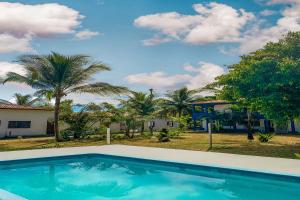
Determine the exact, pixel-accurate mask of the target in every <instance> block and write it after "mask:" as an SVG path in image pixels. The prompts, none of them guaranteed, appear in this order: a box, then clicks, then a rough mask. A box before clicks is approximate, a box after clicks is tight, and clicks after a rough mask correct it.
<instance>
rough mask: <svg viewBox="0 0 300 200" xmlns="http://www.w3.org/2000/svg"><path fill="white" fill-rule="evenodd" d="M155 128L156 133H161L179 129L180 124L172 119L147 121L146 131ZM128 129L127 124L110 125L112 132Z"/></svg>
mask: <svg viewBox="0 0 300 200" xmlns="http://www.w3.org/2000/svg"><path fill="white" fill-rule="evenodd" d="M150 126H151V127H153V130H154V131H160V130H161V129H163V128H167V129H171V128H177V127H178V123H177V122H174V121H172V120H170V119H153V120H149V121H146V122H145V123H144V127H145V131H149V127H150ZM125 128H126V125H125V123H119V122H114V123H112V124H111V125H110V129H111V131H112V132H116V133H117V132H120V131H124V130H125Z"/></svg>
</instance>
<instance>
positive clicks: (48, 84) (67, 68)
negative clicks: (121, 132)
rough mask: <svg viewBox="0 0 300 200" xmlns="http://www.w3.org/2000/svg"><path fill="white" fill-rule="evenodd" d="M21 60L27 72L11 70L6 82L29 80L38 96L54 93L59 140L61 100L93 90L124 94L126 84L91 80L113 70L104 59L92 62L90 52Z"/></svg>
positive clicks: (23, 58)
mask: <svg viewBox="0 0 300 200" xmlns="http://www.w3.org/2000/svg"><path fill="white" fill-rule="evenodd" d="M18 62H19V63H20V64H21V65H23V66H24V69H25V72H26V73H25V75H21V74H18V73H15V72H9V73H7V74H6V77H5V79H4V81H3V83H6V82H19V83H25V84H27V85H29V86H31V87H32V88H34V89H36V90H37V91H36V93H35V95H37V96H43V95H49V94H51V95H52V97H53V98H54V99H55V111H54V133H55V139H56V140H57V141H59V127H58V121H59V112H60V102H61V99H62V98H63V97H65V96H67V95H68V94H70V93H92V94H99V95H109V94H120V93H122V92H125V91H127V89H126V88H125V87H119V86H113V85H110V84H108V83H104V82H95V83H91V82H90V81H91V78H92V76H93V75H95V74H96V73H97V72H101V71H109V70H110V68H109V67H108V66H107V65H105V64H103V63H101V62H93V63H92V62H91V60H90V57H89V56H86V55H72V56H65V55H62V54H59V53H55V52H52V53H51V54H49V55H24V56H21V57H19V59H18Z"/></svg>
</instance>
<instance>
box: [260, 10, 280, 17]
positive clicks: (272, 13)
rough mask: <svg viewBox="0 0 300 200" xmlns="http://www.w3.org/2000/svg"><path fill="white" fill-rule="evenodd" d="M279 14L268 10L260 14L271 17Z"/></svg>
mask: <svg viewBox="0 0 300 200" xmlns="http://www.w3.org/2000/svg"><path fill="white" fill-rule="evenodd" d="M276 13H277V12H276V11H275V10H268V9H265V10H263V11H261V12H260V15H262V16H265V17H266V16H271V15H275V14H276Z"/></svg>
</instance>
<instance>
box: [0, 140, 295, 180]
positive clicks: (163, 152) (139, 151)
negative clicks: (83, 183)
mask: <svg viewBox="0 0 300 200" xmlns="http://www.w3.org/2000/svg"><path fill="white" fill-rule="evenodd" d="M78 154H105V155H114V156H124V157H133V158H143V159H150V160H159V161H169V162H179V163H187V164H196V165H205V166H215V167H224V168H231V169H241V170H247V171H256V172H267V173H273V174H283V175H292V176H297V177H300V160H295V159H285V158H271V157H261V156H247V155H236V154H227V153H214V152H203V151H189V150H178V149H165V148H154V147H140V146H128V145H104V146H90V147H70V148H52V149H37V150H25V151H9V152H0V161H10V160H19V159H31V158H41V157H54V156H68V155H78Z"/></svg>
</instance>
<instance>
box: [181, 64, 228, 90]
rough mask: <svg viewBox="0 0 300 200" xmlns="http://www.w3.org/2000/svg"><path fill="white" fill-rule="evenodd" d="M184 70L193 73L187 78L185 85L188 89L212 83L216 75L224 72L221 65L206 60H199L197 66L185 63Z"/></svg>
mask: <svg viewBox="0 0 300 200" xmlns="http://www.w3.org/2000/svg"><path fill="white" fill-rule="evenodd" d="M184 69H185V70H186V71H189V72H194V75H193V76H192V77H191V79H189V82H188V83H187V87H188V88H189V89H197V88H201V87H204V86H206V85H207V84H209V83H212V82H213V81H214V80H215V78H216V77H217V76H220V75H222V74H224V73H225V70H224V68H223V67H220V66H219V65H215V64H212V63H208V62H199V66H198V67H194V66H192V65H186V66H185V67H184Z"/></svg>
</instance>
